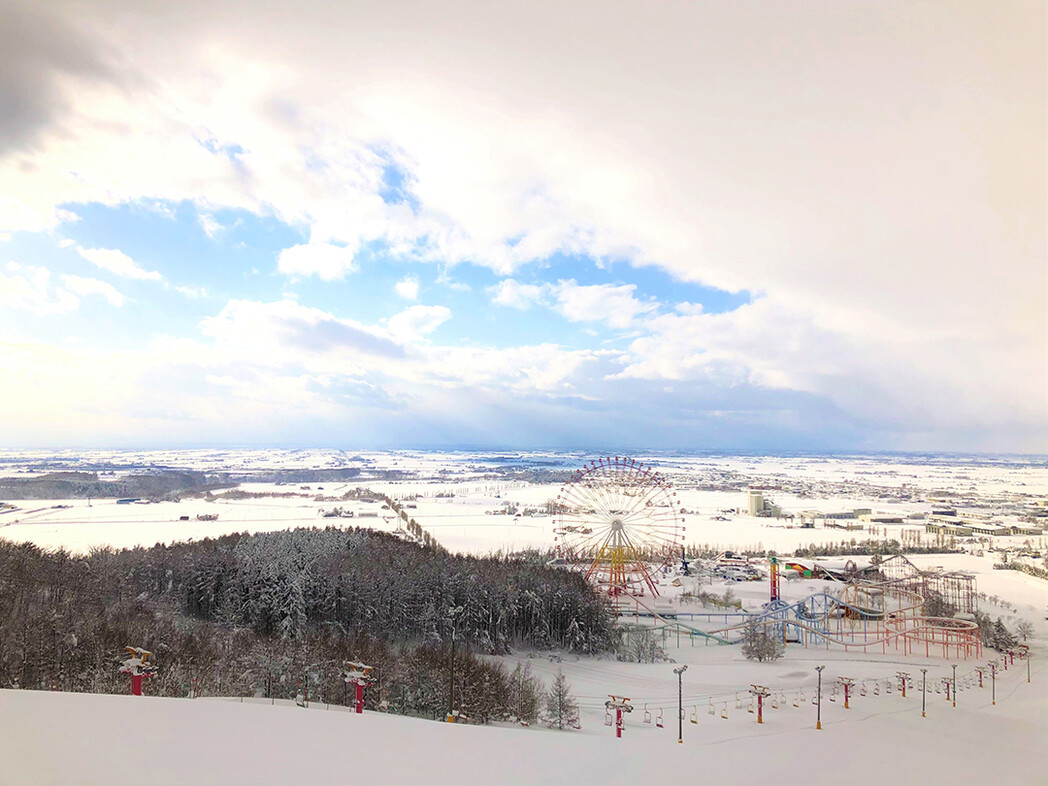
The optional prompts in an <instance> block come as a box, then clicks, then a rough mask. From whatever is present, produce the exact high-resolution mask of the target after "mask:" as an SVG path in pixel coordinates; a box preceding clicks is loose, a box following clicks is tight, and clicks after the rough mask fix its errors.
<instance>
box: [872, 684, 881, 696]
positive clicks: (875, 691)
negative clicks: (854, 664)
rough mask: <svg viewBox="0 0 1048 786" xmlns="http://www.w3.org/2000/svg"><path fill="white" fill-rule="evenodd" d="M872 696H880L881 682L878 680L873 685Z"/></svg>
mask: <svg viewBox="0 0 1048 786" xmlns="http://www.w3.org/2000/svg"><path fill="white" fill-rule="evenodd" d="M873 695H874V696H880V695H881V682H880V680H878V681H877V682H875V683H873Z"/></svg>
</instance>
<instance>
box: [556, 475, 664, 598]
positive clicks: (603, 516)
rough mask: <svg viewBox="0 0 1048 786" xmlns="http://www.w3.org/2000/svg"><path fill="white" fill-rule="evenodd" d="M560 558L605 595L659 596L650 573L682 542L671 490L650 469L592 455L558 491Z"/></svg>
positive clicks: (655, 570) (659, 476) (557, 518)
mask: <svg viewBox="0 0 1048 786" xmlns="http://www.w3.org/2000/svg"><path fill="white" fill-rule="evenodd" d="M557 511H558V513H557V516H556V518H555V520H554V533H555V540H556V542H557V544H558V549H559V551H560V552H561V556H562V557H563V558H565V559H566V560H567V561H568V562H569V563H571V564H573V565H574V566H575V567H576V568H577V569H578V570H580V571H581V572H582V573H583V574H584V575H585V576H586V578H587V579H590V580H591V581H594V582H596V583H597V584H598V585H599V586H601V587H602V588H605V589H606V590H607V592H608V594H609V595H611V596H612V597H617V596H619V595H621V594H628V595H643V594H644V593H645V592H650V593H651V594H652V595H658V594H659V591H658V588H657V582H656V579H655V573H656V572H657V571H658V570H659V569H660V568H661V567H663V566H665V565H668V564H669V563H670V562H671V561H675V560H676V557H677V555H678V554H679V553H680V552H681V547H682V546H683V543H684V518H683V517H682V515H681V510H680V505H679V503H678V501H677V493H676V492H675V491H674V490H673V488H672V486H670V484H669V482H667V481H666V479H665V478H664V477H663V476H662V475H660V474H659V473H658V472H655V471H654V470H653V469H652V468H651V467H649V466H647V465H645V464H642V463H640V462H637V461H635V460H633V459H627V458H623V457H620V456H616V457H615V458H602V459H599V460H597V461H591V462H590V463H589V464H587V465H586V466H585V467H583V468H582V469H581V470H578V471H577V472H576V473H575V474H574V475H573V476H572V478H571V482H570V483H568V484H566V485H565V486H563V487H562V488H561V490H560V494H558V495H557Z"/></svg>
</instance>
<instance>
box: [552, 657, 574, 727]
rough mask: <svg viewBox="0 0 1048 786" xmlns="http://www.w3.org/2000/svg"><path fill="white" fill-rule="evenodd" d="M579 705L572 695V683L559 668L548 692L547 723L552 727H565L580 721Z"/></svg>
mask: <svg viewBox="0 0 1048 786" xmlns="http://www.w3.org/2000/svg"><path fill="white" fill-rule="evenodd" d="M578 719H579V705H578V704H577V703H576V701H575V699H574V698H573V697H572V695H571V685H570V684H569V683H568V680H567V678H566V677H565V676H564V672H563V671H561V670H560V669H557V676H556V677H554V678H553V684H552V685H550V688H549V692H548V693H547V694H546V725H547V726H549V727H550V728H551V729H563V728H564V727H565V726H571V725H573V724H575V723H577V722H578Z"/></svg>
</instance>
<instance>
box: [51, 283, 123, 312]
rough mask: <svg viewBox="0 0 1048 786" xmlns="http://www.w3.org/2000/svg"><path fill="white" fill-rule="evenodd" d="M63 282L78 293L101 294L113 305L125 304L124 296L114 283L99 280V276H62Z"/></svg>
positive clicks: (83, 294) (84, 294)
mask: <svg viewBox="0 0 1048 786" xmlns="http://www.w3.org/2000/svg"><path fill="white" fill-rule="evenodd" d="M62 283H63V284H65V286H66V287H67V288H68V289H70V290H72V291H73V292H75V293H76V294H78V295H81V296H86V295H101V296H102V297H104V298H105V299H106V300H108V301H109V304H110V305H111V306H122V305H124V296H123V295H121V294H120V292H118V291H117V289H116V287H114V286H113V285H112V284H107V283H106V282H105V281H99V280H98V279H97V278H84V277H83V276H62Z"/></svg>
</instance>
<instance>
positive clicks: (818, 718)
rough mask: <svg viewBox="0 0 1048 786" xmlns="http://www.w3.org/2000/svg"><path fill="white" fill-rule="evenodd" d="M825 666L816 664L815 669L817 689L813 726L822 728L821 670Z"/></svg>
mask: <svg viewBox="0 0 1048 786" xmlns="http://www.w3.org/2000/svg"><path fill="white" fill-rule="evenodd" d="M825 668H826V667H825V666H816V667H815V670H816V671H817V672H819V689H818V691H817V692H816V694H815V697H816V698H815V728H816V729H821V728H822V670H823V669H825Z"/></svg>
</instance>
